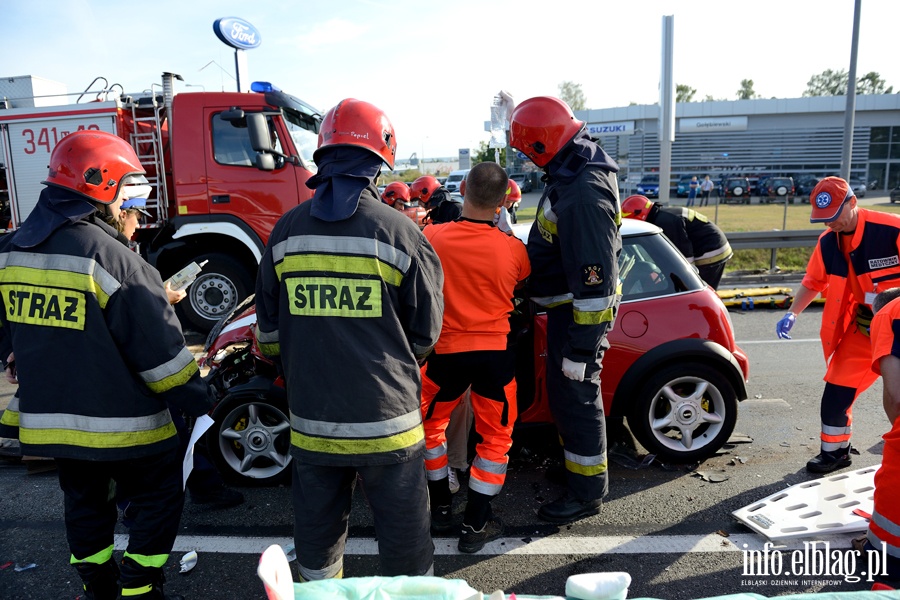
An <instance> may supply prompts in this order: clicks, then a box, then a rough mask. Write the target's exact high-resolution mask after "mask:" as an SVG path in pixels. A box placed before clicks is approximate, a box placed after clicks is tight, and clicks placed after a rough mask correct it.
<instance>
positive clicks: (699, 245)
mask: <svg viewBox="0 0 900 600" xmlns="http://www.w3.org/2000/svg"><path fill="white" fill-rule="evenodd" d="M652 214H653V213H651V218H650V219H648V220H649V221H651V222H652V223H653V224H654V225H657V226H658V227H659V228H660V229H662V230H663V233H664V234H666V237H667V238H669V239H670V240H671V241H672V243H673V244H675V247H676V248H678V250H679V251H680V252H681V253H682V254H683V255H684V257H685V258H686V259H688V261H689V262H691V263H693V264H695V265H697V266H698V267H699V266H703V265H712V264H715V263H718V262H722V261H725V260H728V259H729V258H731V257H732V256H734V252H733V251H732V250H731V245H730V244H729V243H728V238H726V237H725V234H724V233H722V230H721V229H719V227H718V225H716V224H715V223H710V222H709V219H707V218H706V216H705V215H702V214H700V213H698V212H696V211H694V210H691V209H690V208H685V207H683V206H678V207H665V208H662V207H660V209H659V212H657V213H656V216H655V218H654V217H653V216H652Z"/></svg>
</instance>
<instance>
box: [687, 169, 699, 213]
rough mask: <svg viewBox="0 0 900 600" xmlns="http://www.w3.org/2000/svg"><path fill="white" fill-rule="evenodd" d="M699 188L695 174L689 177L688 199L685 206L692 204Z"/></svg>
mask: <svg viewBox="0 0 900 600" xmlns="http://www.w3.org/2000/svg"><path fill="white" fill-rule="evenodd" d="M699 190H700V182H699V181H697V176H696V175H694V176H692V177H691V182H690V183H689V184H688V199H687V204H685V206H693V205H694V200H695V199H696V198H697V192H698V191H699Z"/></svg>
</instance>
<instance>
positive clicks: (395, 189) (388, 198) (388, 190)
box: [381, 181, 409, 210]
mask: <svg viewBox="0 0 900 600" xmlns="http://www.w3.org/2000/svg"><path fill="white" fill-rule="evenodd" d="M398 200H399V201H400V204H397V201H398ZM381 201H382V202H384V203H385V204H387V205H388V206H392V207H394V208H396V209H397V210H403V209H404V207H405V206H406V204H407V203H408V202H409V186H408V185H406V184H405V183H403V182H402V181H395V182H393V183H389V184H387V186H385V188H384V191H383V192H382V193H381Z"/></svg>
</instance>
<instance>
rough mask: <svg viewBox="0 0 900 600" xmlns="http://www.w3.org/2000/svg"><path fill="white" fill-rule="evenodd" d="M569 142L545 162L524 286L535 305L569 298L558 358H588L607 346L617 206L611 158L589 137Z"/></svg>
mask: <svg viewBox="0 0 900 600" xmlns="http://www.w3.org/2000/svg"><path fill="white" fill-rule="evenodd" d="M576 140H577V138H576ZM576 140H573V142H575V141H576ZM573 142H570V143H569V144H568V145H567V146H566V148H564V149H563V150H562V151H561V152H560V153H559V154H558V155H557V156H556V157H554V159H553V160H552V161H551V162H550V163H549V164H548V167H547V169H548V174H547V177H546V178H545V179H546V181H547V185H546V187H545V188H544V195H543V196H542V197H541V200H540V202H539V203H538V207H537V215H536V218H535V222H534V225H532V227H531V231H530V232H529V235H528V258H529V260H530V261H531V277H530V278H529V280H528V284H527V287H526V290H527V293H528V295H529V296H530V297H531V299H532V300H533V301H534V302H535V303H537V304H538V305H540V306H544V307H548V308H552V307H554V306H558V305H560V304H563V303H568V302H571V303H572V305H573V306H572V308H573V311H574V323H573V324H572V326H571V327H570V330H569V341H568V344H567V345H566V346H565V348H563V356H564V357H566V358H568V359H569V360H572V361H575V362H588V361H591V360H594V359H595V358H596V356H597V353H598V351H599V350H600V349H601V348H602V349H605V348H606V347H607V342H606V334H607V332H608V331H609V329H610V328H611V327H612V325H613V321H614V319H615V315H616V311H617V309H618V306H619V299H620V296H619V272H618V258H619V254H620V252H621V250H622V237H621V234H620V233H619V226H620V225H621V223H622V211H621V207H620V206H619V194H618V182H617V180H616V174H615V172H616V171H617V170H618V167H617V166H616V164H615V163H614V162H613V161H612V159H611V158H609V157H608V156H607V155H606V153H605V152H603V150H602V149H600V148H599V147H598V146H595V145H594V144H593V143H590V146H592V147H591V148H589V151H585V150H584V148H585V146H584V145H581V146H578V147H574V148H573V146H574V144H573ZM582 144H583V142H582Z"/></svg>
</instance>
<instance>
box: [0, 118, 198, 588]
mask: <svg viewBox="0 0 900 600" xmlns="http://www.w3.org/2000/svg"><path fill="white" fill-rule="evenodd" d="M143 173H144V169H143V168H142V167H141V164H140V162H139V160H138V158H137V156H136V155H135V153H134V150H133V149H132V148H131V146H130V145H129V144H128V143H127V142H126V141H125V140H123V139H121V138H119V137H117V136H115V135H112V134H109V133H105V132H101V131H79V132H76V133H72V134H69V135H68V136H66V137H65V138H63V140H62V141H60V143H59V144H58V145H57V146H56V148H55V149H54V150H53V153H52V155H51V156H50V172H49V175H48V177H47V180H46V181H45V182H44V183H45V184H47V186H48V187H47V188H46V189H44V190H43V191H42V192H41V195H40V199H39V200H38V203H37V205H36V206H35V208H34V210H33V211H32V213H31V214H30V215H29V217H28V219H27V220H26V221H25V222H24V223H23V224H22V227H21V228H20V229H19V230H18V231H17V232H16V233H15V235H12V236H9V237H8V238H7V239H6V240H4V241H3V245H2V247H0V291H2V298H0V302H2V304H3V306H2V316H0V321H2V331H3V346H4V351H3V352H2V354H3V356H4V357H5V356H7V353H6V350H7V349H9V350H12V352H13V355H14V359H15V373H16V376H17V377H18V381H19V390H18V394H17V395H18V398H19V401H18V402H17V404H16V405H10V408H9V409H8V410H7V411H5V412H4V413H3V415H2V417H0V423H2V425H3V426H4V428H8V429H5V430H4V431H2V432H0V435H8V434H9V433H10V429H12V432H14V433H15V434H16V435H17V437H18V438H19V441H20V443H21V446H22V451H23V453H25V454H29V455H33V456H49V457H53V458H55V459H56V463H57V466H58V471H59V485H60V488H61V489H62V491H63V493H64V494H65V520H66V535H67V538H68V542H69V548H70V550H71V559H70V561H71V563H72V564H73V565H74V566H75V568H76V569H77V571H78V574H79V575H80V576H81V578H82V581H83V582H84V589H85V597H87V598H95V599H110V600H111V599H114V598H117V597H118V594H119V593H120V590H119V581H120V582H121V594H122V597H127V598H129V599H133V598H140V599H150V598H153V599H161V598H165V597H166V596H164V594H163V581H164V577H163V570H162V567H163V565H164V564H165V562H166V560H167V559H168V557H169V552H170V551H171V550H172V545H173V543H174V541H175V536H176V534H177V532H178V523H179V519H180V517H181V510H182V506H183V503H184V494H183V491H182V483H181V478H182V466H181V465H182V460H181V456H180V453H179V450H178V435H177V433H176V431H175V426H174V425H173V424H172V418H171V415H170V414H169V410H168V408H167V407H166V403H167V402H170V403H171V404H172V405H173V406H176V407H178V408H179V409H181V410H183V411H185V412H186V413H187V414H189V415H193V416H197V415H201V414H203V413H205V412H207V411H208V410H209V409H210V408H211V407H212V402H213V394H212V393H211V390H210V389H209V388H208V386H207V385H206V384H205V383H204V382H203V380H202V379H201V378H200V372H199V369H198V367H197V363H196V361H195V360H194V357H193V356H192V355H191V353H190V351H189V350H188V349H187V347H186V346H185V343H184V337H183V335H182V333H181V327H180V326H179V324H178V320H177V319H176V317H175V313H174V312H173V310H172V307H171V306H170V305H169V301H168V298H167V297H166V293H165V288H164V287H163V283H162V280H161V279H160V276H159V273H158V272H157V271H156V269H154V268H153V267H151V266H150V265H149V264H147V262H146V261H144V260H143V259H142V258H141V257H140V256H138V255H137V254H136V253H134V252H132V251H130V250H129V249H128V248H126V247H125V246H124V245H123V244H121V243H120V242H119V241H118V240H117V239H116V237H117V231H116V230H115V229H114V228H112V227H110V226H109V225H108V224H107V223H106V218H107V217H109V216H115V215H117V214H118V211H119V210H120V206H121V204H122V202H123V200H125V199H126V198H128V197H134V196H145V195H146V193H147V192H148V191H149V189H150V188H149V186H148V185H146V183H147V180H146V178H145V177H144V176H143ZM73 349H77V351H75V352H73ZM47 365H52V367H53V369H54V373H53V376H52V377H48V376H47ZM7 367H10V366H9V365H7ZM12 370H13V369H12V367H10V371H12ZM16 428H17V429H16ZM113 485H114V486H115V487H113ZM114 490H117V491H118V492H119V493H121V494H124V495H126V496H127V497H129V498H131V499H132V503H133V507H134V509H135V510H134V524H133V525H132V527H131V531H130V533H131V535H130V537H129V540H128V548H127V549H126V551H125V555H124V558H123V559H122V561H121V564H120V566H117V565H116V562H115V560H114V559H113V531H114V527H115V524H116V521H117V519H118V512H117V510H116V505H115V499H114V498H115V493H114ZM120 570H121V573H120Z"/></svg>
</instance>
